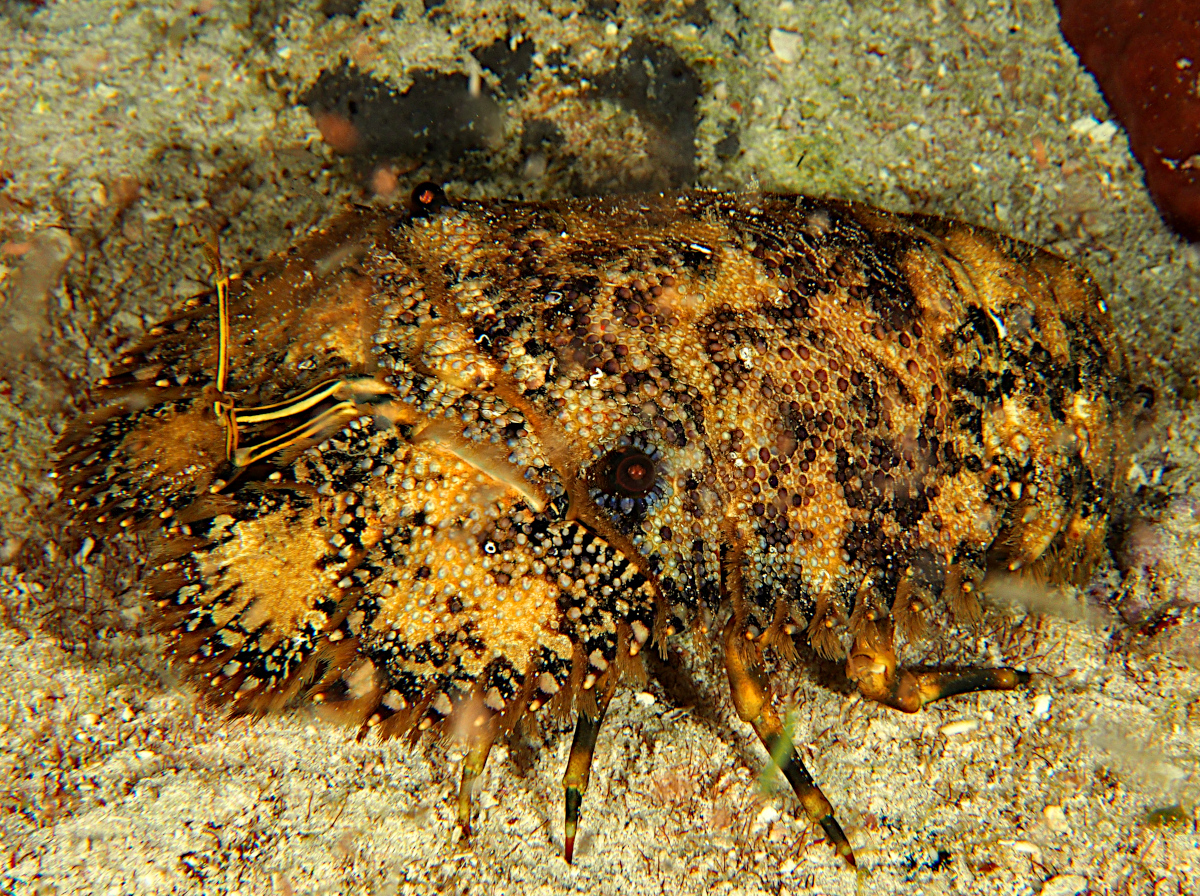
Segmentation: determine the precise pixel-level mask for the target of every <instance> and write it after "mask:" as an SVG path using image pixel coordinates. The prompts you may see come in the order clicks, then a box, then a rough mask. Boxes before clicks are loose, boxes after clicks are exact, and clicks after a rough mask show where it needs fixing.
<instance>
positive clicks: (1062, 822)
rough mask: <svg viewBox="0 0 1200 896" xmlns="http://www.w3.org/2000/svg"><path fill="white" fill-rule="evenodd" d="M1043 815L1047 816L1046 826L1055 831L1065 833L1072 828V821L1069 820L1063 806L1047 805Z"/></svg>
mask: <svg viewBox="0 0 1200 896" xmlns="http://www.w3.org/2000/svg"><path fill="white" fill-rule="evenodd" d="M1042 815H1044V816H1045V818H1046V827H1048V828H1050V830H1052V831H1054V833H1056V834H1065V833H1067V832H1068V831H1070V830H1071V823H1070V822H1068V821H1067V813H1066V812H1064V811H1063V808H1062V806H1047V807H1046V808H1045V809H1043V810H1042Z"/></svg>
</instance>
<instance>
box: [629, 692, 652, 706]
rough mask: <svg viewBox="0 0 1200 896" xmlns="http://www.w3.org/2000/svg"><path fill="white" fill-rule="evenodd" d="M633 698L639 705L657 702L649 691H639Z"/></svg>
mask: <svg viewBox="0 0 1200 896" xmlns="http://www.w3.org/2000/svg"><path fill="white" fill-rule="evenodd" d="M633 699H634V700H636V701H637V703H638V706H653V705H654V704H655V702H657V701H656V700H655V699H654V695H653V694H651V693H650V692H649V691H638V692H637V693H636V694H634V695H633Z"/></svg>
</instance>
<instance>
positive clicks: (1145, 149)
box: [1058, 0, 1200, 241]
mask: <svg viewBox="0 0 1200 896" xmlns="http://www.w3.org/2000/svg"><path fill="white" fill-rule="evenodd" d="M1058 9H1059V13H1060V14H1061V16H1062V26H1061V27H1062V33H1063V36H1064V37H1065V38H1066V39H1067V41H1068V42H1069V43H1070V44H1071V46H1073V47H1074V48H1075V51H1076V52H1077V53H1078V54H1079V58H1080V59H1081V60H1082V62H1083V64H1084V65H1085V66H1087V68H1088V69H1089V70H1090V71H1091V72H1092V74H1093V75H1095V76H1096V80H1097V81H1098V82H1100V89H1101V90H1103V91H1104V98H1105V99H1106V100H1108V105H1109V106H1110V107H1111V108H1112V111H1113V113H1114V114H1115V115H1116V116H1117V118H1118V119H1120V121H1121V124H1123V125H1124V126H1125V130H1126V132H1127V133H1128V134H1129V143H1130V146H1131V147H1132V149H1133V154H1134V155H1135V156H1137V159H1138V161H1139V162H1141V163H1142V168H1143V169H1144V170H1145V172H1146V187H1147V188H1148V189H1149V190H1150V193H1151V194H1152V195H1153V196H1154V201H1155V202H1156V203H1157V204H1158V208H1159V211H1160V212H1161V213H1162V216H1163V217H1164V218H1165V219H1166V221H1167V223H1168V224H1170V225H1171V226H1172V227H1174V228H1175V229H1176V230H1177V231H1179V233H1181V234H1182V235H1183V236H1185V237H1187V238H1188V239H1190V240H1197V241H1200V0H1058Z"/></svg>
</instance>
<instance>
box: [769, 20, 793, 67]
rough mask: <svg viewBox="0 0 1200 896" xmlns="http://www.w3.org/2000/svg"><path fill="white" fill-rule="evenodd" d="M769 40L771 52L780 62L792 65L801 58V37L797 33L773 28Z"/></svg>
mask: <svg viewBox="0 0 1200 896" xmlns="http://www.w3.org/2000/svg"><path fill="white" fill-rule="evenodd" d="M768 39H769V41H770V43H771V52H772V53H774V54H775V58H776V59H778V60H779V61H780V62H788V63H791V62H795V61H796V60H797V59H799V58H800V35H799V34H797V33H796V32H795V31H785V30H784V29H783V28H772V29H771V34H770V37H769V38H768Z"/></svg>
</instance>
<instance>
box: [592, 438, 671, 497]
mask: <svg viewBox="0 0 1200 896" xmlns="http://www.w3.org/2000/svg"><path fill="white" fill-rule="evenodd" d="M605 460H606V461H607V463H606V464H605V466H606V467H607V468H608V476H606V477H605V479H606V480H607V481H606V482H604V483H603V485H604V486H605V491H607V492H609V493H610V494H612V495H617V496H621V497H625V498H640V497H642V496H644V495H646V494H648V493H649V492H650V490H651V489H652V488H654V483H655V480H656V478H657V476H658V470H657V469H656V468H655V464H654V458H652V457H651V456H650V455H649V454H646V453H645V452H644V451H639V450H637V449H636V448H621V449H618V450H617V451H613V452H612V453H611V454H609V456H608V457H607V458H605Z"/></svg>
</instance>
